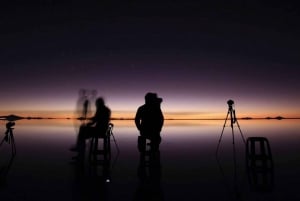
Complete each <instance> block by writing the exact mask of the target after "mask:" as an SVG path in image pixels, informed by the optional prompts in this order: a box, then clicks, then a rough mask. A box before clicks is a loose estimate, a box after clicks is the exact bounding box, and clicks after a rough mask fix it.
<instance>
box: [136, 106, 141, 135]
mask: <svg viewBox="0 0 300 201" xmlns="http://www.w3.org/2000/svg"><path fill="white" fill-rule="evenodd" d="M134 122H135V125H136V127H137V129H138V130H140V129H141V110H140V108H139V109H138V111H137V112H136V115H135V118H134Z"/></svg>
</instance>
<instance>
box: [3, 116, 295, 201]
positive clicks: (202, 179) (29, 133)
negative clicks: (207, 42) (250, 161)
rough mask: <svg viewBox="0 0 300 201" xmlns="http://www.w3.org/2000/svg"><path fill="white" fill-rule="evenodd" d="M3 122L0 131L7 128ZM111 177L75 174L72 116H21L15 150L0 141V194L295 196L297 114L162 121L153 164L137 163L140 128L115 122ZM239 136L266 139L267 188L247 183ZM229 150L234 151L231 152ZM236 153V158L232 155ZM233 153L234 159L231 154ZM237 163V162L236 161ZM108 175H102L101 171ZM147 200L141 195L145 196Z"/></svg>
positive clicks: (217, 197)
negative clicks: (235, 120)
mask: <svg viewBox="0 0 300 201" xmlns="http://www.w3.org/2000/svg"><path fill="white" fill-rule="evenodd" d="M5 123H6V122H3V123H2V124H1V125H0V126H1V128H0V132H1V133H3V137H4V132H5ZM113 123H114V125H115V126H114V132H113V133H114V137H115V139H116V142H117V145H118V147H119V149H120V152H119V154H117V150H116V147H115V142H114V141H111V144H112V160H111V163H110V166H109V167H110V174H109V175H108V178H109V182H105V181H106V180H105V179H103V178H105V177H103V175H102V173H103V172H102V171H101V170H99V172H98V173H97V174H98V176H95V175H94V174H92V175H91V174H90V173H89V171H88V170H87V169H85V170H84V172H80V173H79V172H78V169H77V166H76V165H74V164H73V163H72V156H74V153H73V152H70V151H69V148H70V146H71V145H72V144H74V143H75V139H76V136H77V132H78V127H77V126H78V123H76V122H75V123H74V121H72V120H20V121H17V122H16V126H15V129H14V130H13V132H14V137H15V143H16V148H17V154H16V156H15V157H13V158H12V157H11V149H10V144H8V143H6V142H4V143H3V144H2V146H1V147H0V171H1V172H0V179H1V186H0V196H1V200H31V201H34V200H38V201H44V200H45V201H47V200H65V201H69V200H124V201H126V200H299V199H300V195H299V193H298V189H299V187H300V175H299V171H300V160H299V159H300V157H299V153H300V133H299V131H300V120H280V121H279V120H239V125H240V128H241V131H242V133H240V132H239V130H238V128H237V127H236V126H237V125H235V127H234V129H233V131H234V142H235V144H234V148H235V152H234V149H233V143H232V142H233V138H232V130H231V128H230V127H227V126H226V127H225V128H224V132H223V135H222V138H221V141H220V144H219V145H220V146H219V151H218V159H217V158H216V148H217V145H218V143H219V139H220V136H221V131H222V129H223V124H224V121H219V120H214V121H205V120H198V121H176V120H172V121H166V124H165V126H164V128H163V131H162V138H163V141H162V144H161V148H160V155H159V157H157V158H156V160H155V163H154V164H155V165H154V167H153V168H152V169H149V167H146V168H143V167H142V166H141V164H142V161H141V160H140V154H139V152H138V150H137V136H138V132H137V130H136V128H135V127H134V123H133V122H132V121H114V122H113ZM242 136H243V137H244V138H245V139H247V138H248V137H253V136H258V137H265V138H267V139H268V140H269V142H270V146H271V151H272V155H273V162H274V174H273V176H274V177H273V178H274V180H273V184H272V187H271V190H269V191H268V192H256V191H255V190H253V189H251V188H250V185H249V180H248V176H247V175H248V174H247V170H246V168H245V144H244V143H243V140H242ZM234 154H235V155H234ZM234 156H235V158H234ZM234 159H235V160H234ZM235 162H236V163H235ZM104 176H107V175H104ZM146 198H147V199H146Z"/></svg>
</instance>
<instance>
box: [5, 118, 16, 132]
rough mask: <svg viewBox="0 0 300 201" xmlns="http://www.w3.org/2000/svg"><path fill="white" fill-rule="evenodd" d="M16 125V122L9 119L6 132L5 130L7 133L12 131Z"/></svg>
mask: <svg viewBox="0 0 300 201" xmlns="http://www.w3.org/2000/svg"><path fill="white" fill-rule="evenodd" d="M14 125H16V123H15V122H13V121H9V122H8V123H6V132H5V134H8V133H9V132H11V131H12V129H14V128H13V126H14Z"/></svg>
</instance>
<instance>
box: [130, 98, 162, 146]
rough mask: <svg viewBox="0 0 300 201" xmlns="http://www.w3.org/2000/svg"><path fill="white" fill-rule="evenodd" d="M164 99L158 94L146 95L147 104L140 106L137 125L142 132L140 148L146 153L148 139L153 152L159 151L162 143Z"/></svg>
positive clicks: (139, 141)
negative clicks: (162, 105)
mask: <svg viewBox="0 0 300 201" xmlns="http://www.w3.org/2000/svg"><path fill="white" fill-rule="evenodd" d="M161 102H162V98H158V97H157V94H156V93H150V92H149V93H147V94H146V95H145V104H144V105H142V106H140V107H139V108H138V110H137V113H136V116H135V125H136V127H137V129H138V130H139V131H140V136H139V138H138V148H139V151H140V152H143V151H145V146H146V139H149V140H150V141H151V142H150V147H151V151H158V150H159V144H160V142H161V137H160V132H161V129H162V126H163V123H164V116H163V113H162V111H161V108H160V104H161Z"/></svg>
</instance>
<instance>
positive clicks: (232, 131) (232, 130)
mask: <svg viewBox="0 0 300 201" xmlns="http://www.w3.org/2000/svg"><path fill="white" fill-rule="evenodd" d="M231 133H232V144H233V145H234V129H233V125H231Z"/></svg>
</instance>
